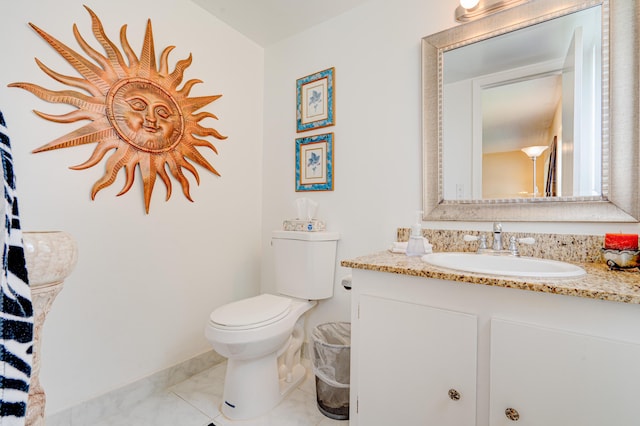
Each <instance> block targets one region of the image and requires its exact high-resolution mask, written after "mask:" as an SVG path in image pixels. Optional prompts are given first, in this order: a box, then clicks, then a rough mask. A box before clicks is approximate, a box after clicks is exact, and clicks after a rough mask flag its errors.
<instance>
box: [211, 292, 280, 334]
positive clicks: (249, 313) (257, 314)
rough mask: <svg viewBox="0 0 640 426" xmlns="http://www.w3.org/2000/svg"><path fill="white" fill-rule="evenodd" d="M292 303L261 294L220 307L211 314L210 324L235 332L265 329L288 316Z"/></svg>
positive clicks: (277, 297) (278, 297)
mask: <svg viewBox="0 0 640 426" xmlns="http://www.w3.org/2000/svg"><path fill="white" fill-rule="evenodd" d="M291 303H292V300H291V299H290V298H288V297H282V296H276V295H273V294H261V295H259V296H254V297H250V298H248V299H243V300H238V301H236V302H232V303H229V304H226V305H224V306H221V307H219V308H218V309H216V310H214V311H213V312H212V313H211V315H210V317H209V322H210V323H211V325H213V326H214V327H218V328H226V329H233V330H248V329H252V328H258V327H264V326H266V325H269V324H272V323H274V322H277V321H279V320H280V319H282V318H284V317H285V316H287V314H288V313H289V311H290V309H291Z"/></svg>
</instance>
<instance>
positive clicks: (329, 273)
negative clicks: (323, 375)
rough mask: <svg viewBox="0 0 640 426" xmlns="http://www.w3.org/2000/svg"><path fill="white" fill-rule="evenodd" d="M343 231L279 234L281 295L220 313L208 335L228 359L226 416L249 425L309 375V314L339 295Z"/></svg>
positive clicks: (276, 240) (242, 303) (264, 296)
mask: <svg viewBox="0 0 640 426" xmlns="http://www.w3.org/2000/svg"><path fill="white" fill-rule="evenodd" d="M339 238H340V235H339V234H338V233H337V232H299V231H274V232H273V235H272V240H271V245H272V247H273V250H274V260H275V277H276V286H277V291H278V293H279V294H278V295H273V294H261V295H259V296H255V297H251V298H248V299H244V300H239V301H237V302H232V303H229V304H227V305H224V306H221V307H219V308H218V309H216V310H214V311H213V312H212V313H211V316H210V317H209V322H208V323H207V326H206V329H205V334H206V337H207V340H209V342H210V343H211V345H212V346H213V348H214V349H215V351H216V352H218V353H219V354H220V355H222V356H224V357H226V358H228V361H227V375H226V377H225V382H224V397H223V402H222V413H223V414H224V415H225V416H227V417H228V418H230V419H233V420H243V419H249V418H252V417H257V416H260V415H263V414H266V413H268V412H269V411H270V410H271V409H272V408H273V407H275V406H276V405H278V403H279V402H280V401H281V400H282V398H283V397H284V396H285V395H286V394H287V393H289V392H290V391H292V390H293V389H295V388H296V387H297V386H298V384H300V382H302V380H304V376H305V374H306V371H305V368H304V367H303V366H302V365H300V350H301V348H302V344H303V342H304V316H303V314H304V313H305V312H307V311H308V310H309V309H311V308H312V307H314V306H315V305H316V303H317V302H316V301H317V300H320V299H327V298H330V297H332V296H333V282H334V272H335V261H336V246H337V244H338V239H339Z"/></svg>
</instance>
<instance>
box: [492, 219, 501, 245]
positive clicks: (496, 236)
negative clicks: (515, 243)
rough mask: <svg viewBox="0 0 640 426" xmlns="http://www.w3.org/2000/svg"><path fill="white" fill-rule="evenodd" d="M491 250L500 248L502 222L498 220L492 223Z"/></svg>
mask: <svg viewBox="0 0 640 426" xmlns="http://www.w3.org/2000/svg"><path fill="white" fill-rule="evenodd" d="M492 248H493V250H494V251H501V250H502V224H501V223H500V222H494V223H493V247H492Z"/></svg>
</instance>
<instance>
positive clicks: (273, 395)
mask: <svg viewBox="0 0 640 426" xmlns="http://www.w3.org/2000/svg"><path fill="white" fill-rule="evenodd" d="M277 362H278V359H277V355H276V354H275V353H274V354H272V355H268V356H266V357H263V358H260V359H254V360H248V361H247V360H238V359H229V360H228V361H227V373H226V377H225V383H224V395H223V401H222V407H221V410H220V411H222V414H224V415H225V416H226V417H227V418H229V419H231V420H246V419H251V418H254V417H258V416H261V415H264V414H267V413H268V412H269V411H271V409H273V408H274V407H275V406H276V405H278V404H279V403H280V401H282V399H283V398H284V397H285V396H286V395H288V394H289V393H290V392H291V391H293V390H294V389H295V388H297V387H298V385H300V383H301V382H302V381H303V380H304V378H305V376H306V369H305V368H304V367H303V366H302V365H300V364H298V365H295V366H294V367H293V371H292V374H291V375H290V377H288V378H290V381H288V382H287V380H286V378H285V379H279V378H278V366H277Z"/></svg>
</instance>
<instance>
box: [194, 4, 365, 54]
mask: <svg viewBox="0 0 640 426" xmlns="http://www.w3.org/2000/svg"><path fill="white" fill-rule="evenodd" d="M192 1H193V2H194V3H196V4H198V5H200V6H201V7H203V8H204V9H205V10H207V11H208V12H210V13H211V14H213V15H214V16H216V17H217V18H218V19H220V20H221V21H223V22H225V23H226V24H228V25H229V26H231V27H232V28H234V29H235V30H237V31H239V32H240V33H242V34H244V35H245V36H247V37H248V38H249V39H251V40H253V41H254V42H256V43H257V44H259V45H260V46H262V47H267V46H269V45H271V44H273V43H276V42H278V41H280V40H284V39H285V38H288V37H290V36H292V35H295V34H297V33H300V32H302V31H304V30H306V29H307V28H309V27H312V26H314V25H317V24H320V23H322V22H324V21H327V20H329V19H331V18H334V17H336V16H338V15H340V14H342V13H344V12H346V11H348V10H350V9H353V8H354V7H356V6H359V5H361V4H363V3H366V2H367V1H369V0H323V1H322V2H318V1H312V0H192Z"/></svg>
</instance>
